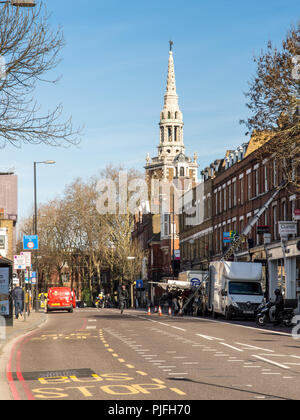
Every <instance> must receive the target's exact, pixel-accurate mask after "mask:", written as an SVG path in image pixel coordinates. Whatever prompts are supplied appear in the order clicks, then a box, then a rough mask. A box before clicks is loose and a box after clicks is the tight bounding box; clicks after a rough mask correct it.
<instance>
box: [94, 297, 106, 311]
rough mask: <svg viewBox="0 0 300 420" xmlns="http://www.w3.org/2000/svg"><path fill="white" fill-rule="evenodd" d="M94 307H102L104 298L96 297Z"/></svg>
mask: <svg viewBox="0 0 300 420" xmlns="http://www.w3.org/2000/svg"><path fill="white" fill-rule="evenodd" d="M95 307H96V308H98V309H99V308H104V299H100V298H99V297H96V299H95Z"/></svg>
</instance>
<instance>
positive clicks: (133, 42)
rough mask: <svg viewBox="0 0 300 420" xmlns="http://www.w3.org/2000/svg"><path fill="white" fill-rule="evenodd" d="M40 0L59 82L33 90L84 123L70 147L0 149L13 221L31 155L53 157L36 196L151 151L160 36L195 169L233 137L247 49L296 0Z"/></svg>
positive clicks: (24, 211) (270, 36) (51, 194)
mask: <svg viewBox="0 0 300 420" xmlns="http://www.w3.org/2000/svg"><path fill="white" fill-rule="evenodd" d="M37 1H39V0H37ZM44 2H45V3H46V4H47V8H48V10H49V11H51V12H52V17H51V21H52V24H53V27H55V26H57V25H61V26H62V27H63V30H64V35H65V39H66V42H67V45H66V47H65V48H64V50H63V52H62V58H63V61H62V62H61V63H60V65H59V67H58V68H57V71H56V72H55V74H57V75H61V76H62V79H61V80H60V82H59V84H58V85H55V86H53V85H44V86H40V87H39V89H38V91H37V92H36V96H37V99H38V101H39V102H40V104H41V105H42V109H44V110H45V111H47V110H48V109H52V108H54V107H55V105H56V104H58V103H62V104H63V106H64V116H65V118H67V117H69V116H72V118H73V122H74V125H75V126H82V125H84V126H85V128H84V134H83V137H82V142H81V144H80V146H77V147H71V148H67V149H64V148H51V147H49V146H47V147H46V146H32V145H24V146H23V147H22V148H21V149H16V148H14V147H13V146H10V145H9V146H7V147H6V148H5V149H3V150H1V156H2V160H1V169H4V168H7V167H11V166H14V167H15V168H16V173H17V174H18V176H19V217H20V218H22V217H26V216H28V214H29V212H30V211H31V209H32V207H33V162H34V161H43V160H46V159H53V160H55V161H56V162H57V163H56V165H55V166H46V165H40V166H39V168H38V200H39V202H45V201H47V200H48V199H53V198H55V197H56V196H58V195H59V194H60V193H61V192H62V191H63V189H64V186H65V185H66V184H69V183H71V182H72V181H73V180H74V179H75V178H77V177H82V178H88V177H89V176H92V175H94V174H96V173H97V172H98V171H99V170H100V169H102V168H104V167H105V166H106V165H107V164H109V163H113V164H116V165H118V164H123V165H124V166H125V167H135V168H137V169H140V170H143V166H144V164H145V157H146V154H147V153H148V152H149V153H150V155H151V156H156V151H157V150H156V147H157V145H158V138H159V131H158V122H159V115H160V111H161V109H162V107H163V95H164V91H165V86H166V76H167V65H168V48H169V45H168V41H169V40H170V39H172V40H173V41H174V44H175V45H174V60H175V71H176V83H177V93H178V94H179V101H180V107H181V110H182V112H183V117H184V123H185V145H186V149H187V154H189V155H191V156H192V155H193V153H194V152H197V153H198V155H199V165H200V168H203V167H204V166H205V165H207V164H210V163H211V162H212V161H213V160H214V159H216V158H221V157H223V156H224V154H225V151H226V149H228V148H233V147H235V146H238V145H239V144H241V143H243V142H244V141H245V136H244V133H245V128H244V127H243V126H240V125H239V120H240V119H241V118H244V117H246V116H247V109H246V106H245V97H244V95H243V92H245V91H247V83H248V81H249V80H250V78H251V77H252V76H253V74H254V72H255V67H254V65H253V61H252V58H253V55H254V54H259V52H260V50H261V49H264V48H265V46H266V44H267V42H268V40H272V41H274V43H275V44H276V45H278V46H280V42H281V40H282V39H283V38H284V37H285V35H286V33H287V31H288V29H289V27H290V24H292V23H296V21H297V19H299V15H300V13H299V12H300V3H299V1H298V0H290V1H289V2H282V1H278V0H273V1H270V0H260V1H257V0H254V1H251V2H243V1H240V0H232V1H230V0H229V1H227V0H215V1H214V2H211V1H208V0H205V1H204V0H187V1H186V2H183V1H178V0H172V1H170V0H164V1H163V2H162V1H158V0H152V1H151V2H149V1H144V0H140V1H137V0H128V1H127V2H125V1H124V0H110V1H109V2H104V1H101V0H89V1H79V0H63V1H61V0H51V1H49V0H44Z"/></svg>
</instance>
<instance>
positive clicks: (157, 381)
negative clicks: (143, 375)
mask: <svg viewBox="0 0 300 420" xmlns="http://www.w3.org/2000/svg"><path fill="white" fill-rule="evenodd" d="M152 381H153V382H156V383H158V384H164V383H165V382H164V381H161V380H160V379H155V378H152Z"/></svg>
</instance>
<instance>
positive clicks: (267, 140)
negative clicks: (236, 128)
mask: <svg viewBox="0 0 300 420" xmlns="http://www.w3.org/2000/svg"><path fill="white" fill-rule="evenodd" d="M254 62H255V63H256V65H257V71H256V76H255V77H254V78H253V79H252V81H251V82H250V83H249V86H250V89H249V92H248V93H246V98H247V106H248V108H249V110H250V112H251V115H250V117H249V118H248V119H247V120H241V123H243V124H245V125H246V126H247V128H248V130H249V132H251V134H252V135H254V136H255V137H256V138H257V146H259V147H260V146H262V145H263V147H262V148H261V147H260V148H259V151H258V154H260V155H261V157H262V158H264V159H265V158H266V157H268V156H271V158H272V159H273V160H275V161H276V162H277V166H278V168H279V169H280V171H281V173H282V175H283V178H284V179H285V180H286V181H288V184H289V186H290V187H291V188H292V189H293V188H294V189H300V173H299V172H300V73H299V74H298V72H297V71H296V64H297V63H298V65H300V23H298V24H297V25H296V26H292V27H291V28H290V30H289V32H288V34H287V36H286V38H285V39H284V40H283V42H282V48H281V49H280V50H279V49H277V48H275V47H273V44H272V42H269V43H268V46H267V50H266V51H265V52H262V53H261V55H260V56H259V57H255V58H254ZM249 132H248V133H249ZM248 133H247V134H248Z"/></svg>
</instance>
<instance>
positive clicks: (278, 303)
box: [274, 289, 284, 325]
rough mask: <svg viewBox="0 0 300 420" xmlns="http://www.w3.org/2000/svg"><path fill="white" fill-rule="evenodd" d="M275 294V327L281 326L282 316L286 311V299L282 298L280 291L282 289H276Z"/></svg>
mask: <svg viewBox="0 0 300 420" xmlns="http://www.w3.org/2000/svg"><path fill="white" fill-rule="evenodd" d="M274 294H275V296H276V299H275V302H274V306H275V314H274V315H275V324H274V325H279V324H280V322H281V314H282V312H283V310H284V299H283V296H282V293H281V291H280V289H276V290H275V291H274Z"/></svg>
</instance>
